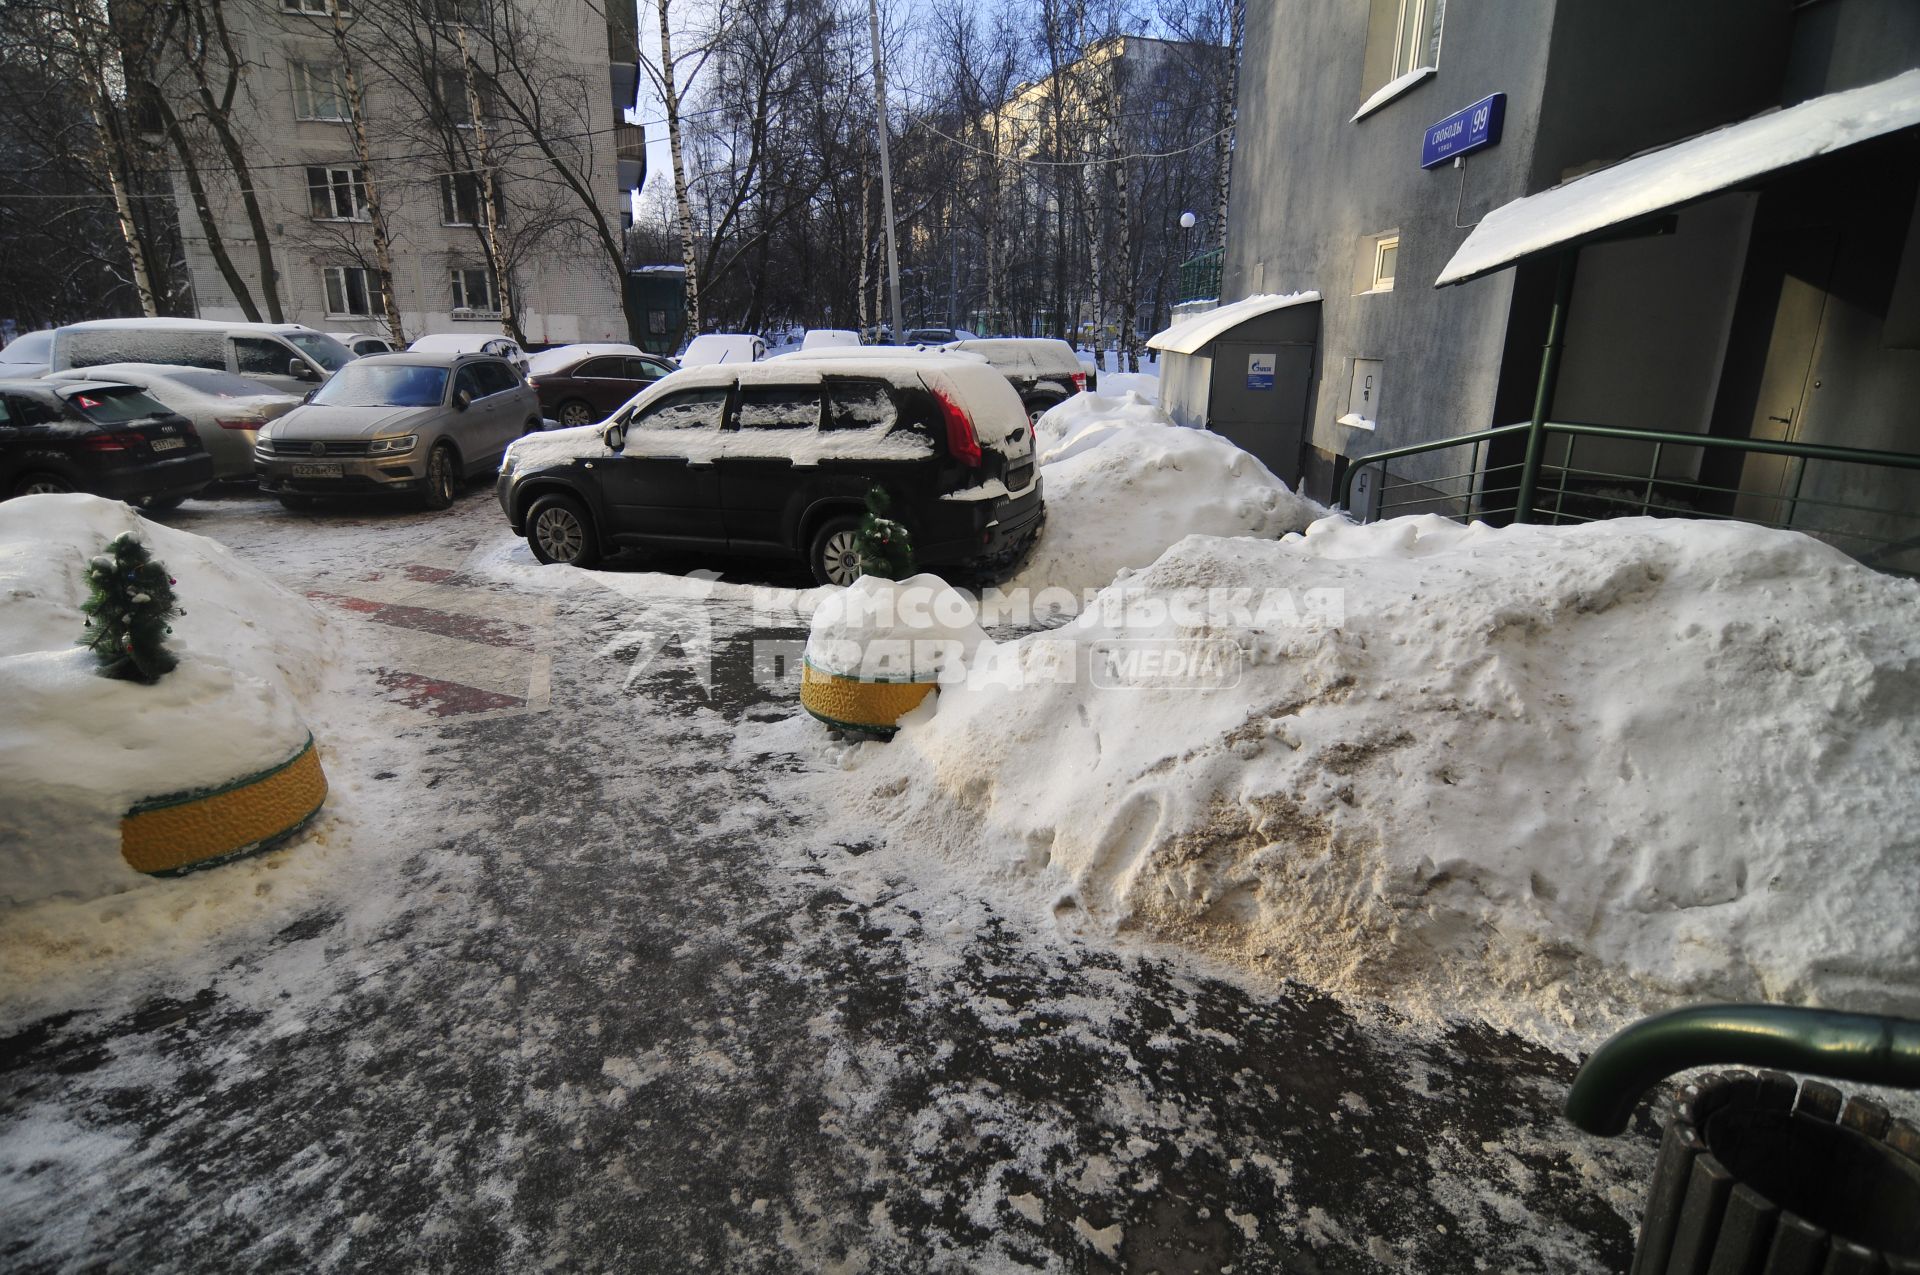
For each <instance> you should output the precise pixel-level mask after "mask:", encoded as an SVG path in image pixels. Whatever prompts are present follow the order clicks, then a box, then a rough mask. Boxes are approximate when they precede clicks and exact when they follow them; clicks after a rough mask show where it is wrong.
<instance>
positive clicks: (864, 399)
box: [826, 380, 899, 429]
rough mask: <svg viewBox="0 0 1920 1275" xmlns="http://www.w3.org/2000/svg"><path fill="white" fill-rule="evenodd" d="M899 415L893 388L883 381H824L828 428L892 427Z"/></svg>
mask: <svg viewBox="0 0 1920 1275" xmlns="http://www.w3.org/2000/svg"><path fill="white" fill-rule="evenodd" d="M898 419H899V412H898V411H897V410H896V409H895V408H894V405H893V392H892V389H891V387H890V386H888V384H887V383H886V382H885V381H851V380H832V381H828V382H827V425H826V427H827V428H828V429H878V428H880V427H882V426H885V427H886V428H888V429H891V428H892V427H893V424H894V422H895V421H896V420H898Z"/></svg>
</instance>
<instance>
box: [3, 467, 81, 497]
mask: <svg viewBox="0 0 1920 1275" xmlns="http://www.w3.org/2000/svg"><path fill="white" fill-rule="evenodd" d="M72 490H73V484H72V483H70V482H68V481H67V480H66V479H64V478H62V477H61V476H60V475H58V474H48V473H38V474H27V475H24V476H23V477H22V478H21V479H20V481H19V482H17V483H15V484H14V485H13V494H14V495H16V496H48V495H59V494H61V493H62V492H69V491H72Z"/></svg>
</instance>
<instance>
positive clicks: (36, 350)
mask: <svg viewBox="0 0 1920 1275" xmlns="http://www.w3.org/2000/svg"><path fill="white" fill-rule="evenodd" d="M52 353H53V329H52V328H43V329H42V330H40V331H38V332H23V333H21V334H20V335H19V336H17V337H15V338H13V340H11V341H9V342H7V344H6V347H5V348H4V349H0V376H42V375H44V374H45V373H46V370H47V359H48V357H49V356H51V355H52Z"/></svg>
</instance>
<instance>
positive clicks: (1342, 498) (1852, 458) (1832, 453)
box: [1338, 421, 1920, 508]
mask: <svg viewBox="0 0 1920 1275" xmlns="http://www.w3.org/2000/svg"><path fill="white" fill-rule="evenodd" d="M1532 429H1533V423H1532V422H1531V421H1523V422H1521V423H1520V424H1518V425H1501V426H1498V427H1496V428H1494V429H1483V430H1480V431H1479V432H1478V433H1473V434H1457V435H1455V436H1454V437H1452V438H1437V439H1433V440H1431V441H1429V442H1425V443H1412V444H1409V445H1408V446H1406V447H1392V448H1388V449H1387V450H1385V451H1378V452H1368V453H1367V454H1366V455H1365V456H1357V457H1355V458H1354V459H1353V461H1352V462H1351V463H1350V464H1348V466H1347V468H1346V470H1345V471H1344V472H1343V473H1342V474H1341V475H1340V489H1339V493H1338V497H1339V502H1340V505H1341V507H1342V508H1346V507H1348V506H1350V505H1351V504H1352V503H1353V477H1354V475H1355V474H1357V473H1359V472H1360V471H1361V470H1362V469H1363V468H1365V467H1366V466H1368V465H1375V464H1378V465H1384V464H1385V463H1386V462H1387V461H1390V460H1400V459H1402V458H1403V457H1407V456H1418V455H1420V454H1421V453H1423V452H1438V451H1445V450H1446V449H1447V448H1449V447H1465V446H1467V445H1468V444H1478V443H1484V442H1486V441H1488V440H1489V439H1494V438H1504V437H1507V436H1510V435H1513V434H1523V433H1527V432H1529V431H1531V430H1532ZM1540 429H1541V432H1542V433H1545V434H1570V435H1574V436H1577V437H1593V438H1624V439H1629V440H1631V441H1635V442H1643V443H1662V444H1667V445H1670V446H1671V445H1678V446H1682V447H1705V448H1717V449H1720V450H1724V451H1736V452H1759V453H1762V454H1764V455H1770V456H1799V457H1803V458H1805V459H1807V460H1832V461H1844V462H1849V463H1852V464H1858V465H1881V466H1885V467H1887V468H1890V469H1920V455H1915V454H1914V453H1912V452H1888V451H1879V450H1876V449H1873V448H1866V447H1830V446H1828V445H1826V444H1824V443H1781V442H1774V441H1772V440H1771V439H1763V438H1721V437H1718V436H1716V435H1713V434H1676V433H1673V432H1671V431H1669V430H1653V429H1626V428H1623V427H1621V426H1618V425H1588V424H1584V423H1579V422H1575V421H1543V422H1542V423H1541V426H1540ZM1502 468H1511V466H1510V465H1509V466H1503V467H1502ZM1702 490H1722V489H1720V488H1703V489H1702ZM1725 490H1729V491H1731V490H1732V489H1730V488H1729V489H1725Z"/></svg>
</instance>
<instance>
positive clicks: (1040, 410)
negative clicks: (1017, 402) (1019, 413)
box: [1026, 398, 1066, 429]
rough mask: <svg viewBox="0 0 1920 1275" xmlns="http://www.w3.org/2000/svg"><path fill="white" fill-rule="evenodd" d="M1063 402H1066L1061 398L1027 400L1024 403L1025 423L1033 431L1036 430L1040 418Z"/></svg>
mask: <svg viewBox="0 0 1920 1275" xmlns="http://www.w3.org/2000/svg"><path fill="white" fill-rule="evenodd" d="M1064 402H1066V400H1065V399H1063V398H1031V399H1028V400H1027V402H1026V408H1027V423H1028V424H1029V425H1032V426H1033V427H1034V428H1035V429H1038V428H1039V427H1040V418H1041V417H1042V416H1045V415H1046V414H1047V413H1048V412H1050V411H1052V410H1053V409H1054V408H1056V407H1058V406H1060V404H1062V403H1064Z"/></svg>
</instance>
